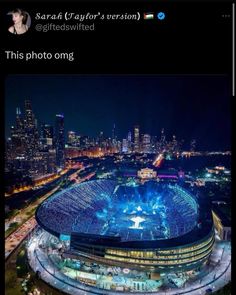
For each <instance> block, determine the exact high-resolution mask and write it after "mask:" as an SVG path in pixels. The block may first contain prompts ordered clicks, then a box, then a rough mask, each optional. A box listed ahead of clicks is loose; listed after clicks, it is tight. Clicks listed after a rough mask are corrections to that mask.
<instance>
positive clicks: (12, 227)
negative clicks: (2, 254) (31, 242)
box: [5, 222, 19, 238]
mask: <svg viewBox="0 0 236 295" xmlns="http://www.w3.org/2000/svg"><path fill="white" fill-rule="evenodd" d="M18 226H19V223H18V222H13V223H11V224H10V226H9V228H8V229H7V230H6V231H5V238H6V237H7V236H9V235H10V234H11V233H12V232H14V231H15V230H16V229H17V227H18Z"/></svg>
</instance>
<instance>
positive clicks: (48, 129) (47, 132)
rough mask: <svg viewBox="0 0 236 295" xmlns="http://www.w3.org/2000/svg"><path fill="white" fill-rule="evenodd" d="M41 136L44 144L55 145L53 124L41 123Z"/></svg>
mask: <svg viewBox="0 0 236 295" xmlns="http://www.w3.org/2000/svg"><path fill="white" fill-rule="evenodd" d="M40 138H41V142H42V143H43V144H45V145H47V146H53V126H51V125H49V124H45V123H43V124H41V132H40Z"/></svg>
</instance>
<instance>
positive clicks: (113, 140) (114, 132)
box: [111, 124, 116, 145]
mask: <svg viewBox="0 0 236 295" xmlns="http://www.w3.org/2000/svg"><path fill="white" fill-rule="evenodd" d="M111 139H112V143H113V145H114V144H115V142H116V125H115V124H114V125H113V128H112V134H111Z"/></svg>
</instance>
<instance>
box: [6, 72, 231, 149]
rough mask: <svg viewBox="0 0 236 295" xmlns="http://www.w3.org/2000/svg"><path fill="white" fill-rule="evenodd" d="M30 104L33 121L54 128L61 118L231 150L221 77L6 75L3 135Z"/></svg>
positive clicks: (81, 125) (69, 125)
mask: <svg viewBox="0 0 236 295" xmlns="http://www.w3.org/2000/svg"><path fill="white" fill-rule="evenodd" d="M25 99H30V100H31V101H32V107H33V111H34V113H35V115H36V118H37V119H38V122H39V123H41V122H45V123H49V124H54V118H55V115H56V114H58V113H61V114H64V116H65V129H66V131H68V130H73V131H76V132H78V133H79V134H82V135H89V136H97V135H98V133H99V132H100V131H104V134H105V136H108V137H111V133H112V126H113V124H114V123H115V125H116V132H117V135H118V137H119V138H123V137H126V136H127V133H128V131H133V126H134V125H135V124H137V125H139V126H140V131H141V133H149V134H151V135H157V136H158V137H159V136H160V131H161V128H165V133H166V136H167V139H168V138H169V139H170V138H171V136H172V135H173V134H175V135H176V136H177V139H184V140H185V142H186V148H187V147H188V146H189V142H190V140H191V139H196V140H197V148H198V149H200V150H206V149H208V150H220V149H222V150H223V149H230V146H231V86H230V80H229V78H228V77H226V76H153V75H152V76H148V75H142V76H141V75H137V76H135V75H122V76H121V75H120V76H118V75H109V76H108V75H101V76H98V75H86V76H85V75H10V76H8V77H7V79H6V83H5V122H6V124H5V125H6V128H5V131H6V136H9V127H10V126H11V125H14V124H15V109H16V107H20V108H21V111H22V112H23V111H24V100H25Z"/></svg>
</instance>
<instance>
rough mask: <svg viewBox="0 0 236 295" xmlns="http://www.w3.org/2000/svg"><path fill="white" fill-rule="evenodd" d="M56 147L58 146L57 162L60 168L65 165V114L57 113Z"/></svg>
mask: <svg viewBox="0 0 236 295" xmlns="http://www.w3.org/2000/svg"><path fill="white" fill-rule="evenodd" d="M55 148H56V164H57V167H58V168H64V167H65V129H64V116H63V115H61V114H57V115H56V122H55Z"/></svg>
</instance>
